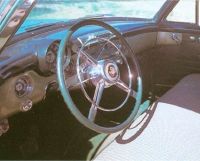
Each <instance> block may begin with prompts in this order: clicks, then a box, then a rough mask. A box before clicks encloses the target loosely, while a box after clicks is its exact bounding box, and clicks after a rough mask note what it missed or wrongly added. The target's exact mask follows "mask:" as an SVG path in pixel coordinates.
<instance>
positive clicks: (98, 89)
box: [88, 80, 105, 122]
mask: <svg viewBox="0 0 200 161" xmlns="http://www.w3.org/2000/svg"><path fill="white" fill-rule="evenodd" d="M104 87H105V82H104V80H100V81H99V82H98V83H97V86H96V89H95V93H94V97H93V103H92V105H91V107H90V111H89V115H88V119H89V120H90V121H92V122H94V121H95V117H96V114H97V110H98V107H97V106H99V103H100V101H101V98H102V95H103V90H104Z"/></svg>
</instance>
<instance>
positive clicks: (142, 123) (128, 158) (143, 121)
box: [95, 75, 200, 161]
mask: <svg viewBox="0 0 200 161" xmlns="http://www.w3.org/2000/svg"><path fill="white" fill-rule="evenodd" d="M192 76H194V75H192ZM196 78H198V79H199V78H200V75H199V76H198V77H196ZM198 79H197V80H198ZM183 80H189V81H191V80H190V79H189V77H186V79H183ZM183 80H182V81H180V83H182V85H183V86H184V88H186V87H188V88H190V87H189V84H188V82H187V81H183ZM183 82H184V83H183ZM180 83H179V84H178V85H177V86H178V87H177V86H176V87H174V89H176V91H175V92H176V94H178V97H179V98H180V97H181V94H182V95H184V93H179V92H178V89H180V91H182V90H185V91H190V90H191V89H190V90H189V89H188V90H187V89H183V88H181V85H180ZM195 84H196V85H197V84H199V87H200V81H199V82H195ZM193 85H194V82H193V83H192V84H191V86H193ZM199 87H197V88H192V89H193V91H191V94H188V93H187V95H190V96H191V97H192V98H193V99H194V97H195V98H196V99H197V98H199V99H198V101H199V100H200V95H198V96H197V95H196V94H197V93H198V92H200V91H195V89H196V90H198V89H199ZM172 93H173V89H172V90H170V91H169V92H168V93H167V94H166V95H165V96H164V97H163V98H164V102H165V103H164V102H162V98H161V99H159V101H158V103H156V104H155V105H153V106H152V107H151V109H150V110H149V112H147V113H148V114H143V115H142V116H140V117H139V118H138V119H137V120H136V121H135V122H134V123H133V124H132V125H131V127H130V128H128V129H127V130H125V131H124V133H123V134H122V136H118V137H117V138H116V139H115V141H114V142H112V143H111V144H110V145H109V146H107V147H106V148H105V149H104V150H103V151H102V152H101V153H100V154H99V155H97V157H96V158H95V160H96V161H102V160H108V161H179V160H180V161H198V160H200V113H199V112H198V111H199V109H200V104H197V103H195V102H193V103H192V107H187V106H184V107H180V106H177V105H174V104H169V103H166V102H167V95H169V98H170V97H171V96H172V95H171V94H172ZM193 94H195V96H193ZM185 99H186V100H184V101H185V102H187V98H186V97H185ZM169 100H170V99H169ZM174 100H176V99H174ZM178 101H179V103H180V99H178ZM198 101H197V102H198ZM185 105H186V104H185ZM191 108H192V109H191ZM147 115H148V116H147ZM137 124H138V125H137Z"/></svg>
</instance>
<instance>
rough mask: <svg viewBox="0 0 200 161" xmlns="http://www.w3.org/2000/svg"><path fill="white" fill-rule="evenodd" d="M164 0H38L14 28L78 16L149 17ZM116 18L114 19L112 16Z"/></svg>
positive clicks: (21, 30)
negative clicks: (22, 21) (18, 25)
mask: <svg viewBox="0 0 200 161" xmlns="http://www.w3.org/2000/svg"><path fill="white" fill-rule="evenodd" d="M165 1H166V0H39V1H37V4H36V6H35V7H34V8H33V10H32V12H31V13H30V15H29V16H28V18H27V19H26V21H25V22H24V24H23V25H22V27H21V29H20V30H19V31H18V33H20V32H24V31H25V29H28V28H33V27H34V26H37V25H42V24H45V23H47V24H49V23H53V22H57V21H70V20H72V19H78V18H84V17H85V18H86V17H88V18H95V17H98V18H100V17H115V18H116V17H120V18H123V17H124V18H127V17H128V18H133V17H134V18H144V19H147V20H148V19H152V18H153V17H154V16H155V14H156V13H157V12H158V11H159V9H160V8H161V6H162V5H163V4H164V2H165ZM115 20H116V19H115Z"/></svg>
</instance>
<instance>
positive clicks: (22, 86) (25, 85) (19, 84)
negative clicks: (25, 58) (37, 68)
mask: <svg viewBox="0 0 200 161" xmlns="http://www.w3.org/2000/svg"><path fill="white" fill-rule="evenodd" d="M30 82H31V81H30V79H29V78H28V77H27V76H23V77H20V78H19V79H17V81H16V83H15V93H16V95H17V96H18V97H23V96H25V95H26V94H28V93H29V92H31V89H32V87H31V83H30Z"/></svg>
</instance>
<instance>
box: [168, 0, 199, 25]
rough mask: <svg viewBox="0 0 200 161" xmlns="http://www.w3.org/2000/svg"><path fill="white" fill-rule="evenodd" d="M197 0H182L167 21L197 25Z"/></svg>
mask: <svg viewBox="0 0 200 161" xmlns="http://www.w3.org/2000/svg"><path fill="white" fill-rule="evenodd" d="M195 4H196V0H180V1H179V3H178V4H177V5H176V6H175V8H174V9H173V10H172V11H171V13H170V14H169V15H168V17H167V21H173V22H188V23H195V8H196V7H195Z"/></svg>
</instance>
